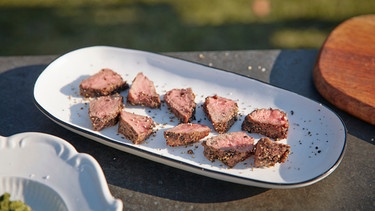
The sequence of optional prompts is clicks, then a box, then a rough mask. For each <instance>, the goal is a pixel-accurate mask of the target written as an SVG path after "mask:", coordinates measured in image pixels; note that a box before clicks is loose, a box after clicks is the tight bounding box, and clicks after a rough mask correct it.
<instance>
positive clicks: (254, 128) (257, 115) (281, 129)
mask: <svg viewBox="0 0 375 211" xmlns="http://www.w3.org/2000/svg"><path fill="white" fill-rule="evenodd" d="M288 128H289V122H288V118H287V115H286V113H285V112H283V111H281V110H279V109H272V108H269V109H265V108H263V109H256V110H254V111H253V112H251V113H250V114H248V115H247V116H246V117H245V119H244V121H243V122H242V130H245V131H248V132H250V133H260V134H262V135H265V136H267V137H270V138H273V139H276V140H278V139H284V138H287V136H288Z"/></svg>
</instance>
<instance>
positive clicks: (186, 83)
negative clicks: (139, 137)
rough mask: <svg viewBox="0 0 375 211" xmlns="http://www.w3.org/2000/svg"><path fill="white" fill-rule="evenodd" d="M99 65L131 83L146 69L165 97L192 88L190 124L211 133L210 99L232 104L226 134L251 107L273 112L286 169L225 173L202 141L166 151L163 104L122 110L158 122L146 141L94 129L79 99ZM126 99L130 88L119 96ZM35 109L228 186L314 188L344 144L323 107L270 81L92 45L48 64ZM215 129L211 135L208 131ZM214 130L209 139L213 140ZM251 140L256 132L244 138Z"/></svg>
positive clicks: (248, 164) (169, 119)
mask: <svg viewBox="0 0 375 211" xmlns="http://www.w3.org/2000/svg"><path fill="white" fill-rule="evenodd" d="M102 68H111V69H113V70H114V71H116V72H117V73H119V74H120V75H122V77H123V78H124V80H126V81H127V82H128V83H129V84H130V85H131V82H132V80H133V79H134V77H135V75H136V74H137V73H138V72H143V73H144V74H145V75H146V76H147V77H149V78H150V79H151V80H152V81H154V84H155V86H156V90H157V92H158V93H159V94H160V95H161V97H163V95H164V94H165V93H166V91H168V90H170V89H173V88H188V87H191V88H192V90H193V92H194V93H195V94H196V99H195V102H196V103H197V108H196V114H195V120H194V121H193V122H194V123H201V124H205V125H207V126H209V127H211V129H212V125H211V123H210V122H209V121H208V120H207V118H206V116H205V114H204V112H203V110H202V107H201V106H202V104H203V102H204V99H205V97H207V96H211V95H214V94H217V95H220V96H222V97H227V98H230V99H233V100H236V101H237V104H238V106H239V111H240V118H239V120H238V121H237V122H236V123H235V124H234V125H233V126H232V128H231V129H230V131H229V132H234V131H240V130H241V123H242V121H243V118H244V116H245V115H247V114H248V113H250V112H251V111H253V110H254V109H256V108H277V109H281V110H283V111H285V112H286V113H287V114H288V119H289V124H290V127H289V134H288V138H287V139H284V140H281V142H282V143H287V144H289V145H290V146H291V151H292V152H291V154H290V155H289V157H288V160H287V161H286V162H285V163H283V164H277V165H276V166H274V167H271V168H253V165H252V164H253V161H252V160H251V159H252V158H249V159H247V160H245V161H243V162H242V163H239V164H237V165H236V166H235V167H234V168H227V167H226V166H225V165H223V164H222V163H221V162H219V161H215V162H210V161H209V160H207V159H206V158H205V157H204V155H203V146H202V145H201V143H196V144H192V145H190V146H187V147H169V146H167V145H166V143H165V139H164V136H163V131H164V130H165V129H167V128H171V127H173V126H175V125H177V123H178V121H177V119H176V118H174V116H173V114H171V113H170V112H169V111H168V108H167V107H166V105H165V104H164V103H163V104H162V106H161V108H160V109H149V108H143V107H139V106H138V107H137V106H129V105H126V106H125V110H127V111H130V112H134V113H137V114H142V115H147V116H150V117H152V118H153V120H154V121H155V122H156V123H157V128H156V133H155V134H154V135H153V136H151V137H150V138H149V139H147V140H146V142H145V143H143V144H140V145H134V144H132V142H130V141H129V140H126V139H125V138H124V137H123V136H121V135H119V134H118V133H117V125H116V126H114V127H110V128H106V129H104V130H102V131H99V132H98V131H93V130H92V126H91V122H90V119H89V117H88V104H89V101H88V100H85V99H83V98H82V97H81V96H80V95H79V84H80V82H81V81H82V80H83V79H84V78H87V77H89V76H90V75H93V74H95V73H96V72H98V71H99V70H100V69H102ZM121 94H122V95H123V96H124V97H125V98H126V96H127V91H124V92H122V93H121ZM34 99H35V104H36V105H37V107H38V108H39V109H40V110H41V111H42V112H43V113H44V114H45V115H47V116H48V117H49V118H51V119H52V120H53V121H55V122H56V123H58V124H60V125H61V126H63V127H65V128H67V129H70V130H72V131H74V132H76V133H79V134H81V135H83V136H86V137H88V138H90V139H93V140H95V141H98V142H100V143H102V144H105V145H108V146H111V147H114V148H117V149H120V150H123V151H126V152H128V153H132V154H135V155H138V156H141V157H144V158H147V159H151V160H153V161H156V162H160V163H164V164H166V165H170V166H173V167H176V168H180V169H183V170H187V171H190V172H194V173H197V174H201V175H205V176H209V177H213V178H216V179H221V180H226V181H230V182H235V183H240V184H245V185H252V186H259V187H265V188H295V187H302V186H306V185H310V184H313V183H315V182H317V181H320V180H321V179H323V178H325V177H326V176H328V175H329V174H330V173H332V172H333V171H334V170H335V169H336V168H337V166H338V165H339V163H340V162H341V160H342V158H343V155H344V151H345V146H346V129H345V126H344V124H343V122H342V121H341V119H340V118H339V117H338V116H337V115H336V114H335V113H333V112H332V111H331V110H329V109H328V108H326V107H325V106H323V105H321V104H319V103H317V102H315V101H312V100H310V99H307V98H305V97H303V96H300V95H298V94H296V93H293V92H290V91H287V90H283V89H280V88H277V87H274V86H271V85H269V84H266V83H263V82H260V81H257V80H254V79H251V78H247V77H243V76H240V75H237V74H234V73H230V72H227V71H223V70H218V69H215V68H211V67H208V66H204V65H200V64H196V63H192V62H188V61H183V60H180V59H176V58H171V57H168V56H163V55H159V54H155V53H149V52H143V51H137V50H129V49H121V48H114V47H105V46H96V47H89V48H83V49H79V50H75V51H72V52H70V53H67V54H65V55H63V56H61V57H59V58H58V59H56V60H55V61H53V62H52V63H51V64H50V65H49V66H48V67H47V68H46V69H45V70H44V71H43V72H42V73H41V75H40V76H39V78H38V80H37V81H36V83H35V87H34ZM212 131H213V130H212ZM215 134H216V133H215V132H211V133H210V135H209V136H213V135H215ZM249 135H251V136H253V137H254V138H255V139H256V141H257V140H259V138H260V137H261V136H260V135H259V134H249Z"/></svg>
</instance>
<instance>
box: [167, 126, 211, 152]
mask: <svg viewBox="0 0 375 211" xmlns="http://www.w3.org/2000/svg"><path fill="white" fill-rule="evenodd" d="M210 131H211V129H210V128H209V127H208V126H206V125H201V124H193V123H181V124H179V125H177V126H175V127H173V128H171V129H169V130H166V131H164V137H165V140H166V141H167V145H168V146H171V147H175V146H185V145H188V144H191V143H194V142H198V141H199V140H201V139H203V138H204V137H206V136H208V134H210Z"/></svg>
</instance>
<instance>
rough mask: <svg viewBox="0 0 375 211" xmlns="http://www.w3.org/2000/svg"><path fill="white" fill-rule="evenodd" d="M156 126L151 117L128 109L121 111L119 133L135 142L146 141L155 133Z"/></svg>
mask: <svg viewBox="0 0 375 211" xmlns="http://www.w3.org/2000/svg"><path fill="white" fill-rule="evenodd" d="M154 127H155V123H154V121H153V120H152V118H151V117H148V116H143V115H139V114H133V113H130V112H127V111H122V112H121V113H120V120H119V125H118V133H120V134H122V135H124V137H125V138H126V139H129V140H130V141H132V142H133V143H134V144H141V143H142V142H143V141H145V140H146V139H147V138H148V137H149V136H150V135H151V134H152V133H153V128H154Z"/></svg>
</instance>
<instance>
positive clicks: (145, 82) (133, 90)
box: [127, 72, 161, 108]
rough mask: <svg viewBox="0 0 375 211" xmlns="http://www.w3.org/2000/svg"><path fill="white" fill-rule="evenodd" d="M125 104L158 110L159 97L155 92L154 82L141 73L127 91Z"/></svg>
mask: <svg viewBox="0 0 375 211" xmlns="http://www.w3.org/2000/svg"><path fill="white" fill-rule="evenodd" d="M127 102H129V103H130V104H132V105H141V106H146V107H150V108H159V107H160V105H161V101H160V96H159V94H158V93H157V92H156V89H155V86H154V82H153V81H151V80H150V79H149V78H148V77H147V76H145V75H144V74H143V73H142V72H140V73H138V74H137V76H136V77H135V78H134V80H133V82H132V84H131V86H130V89H129V93H128V98H127Z"/></svg>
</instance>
